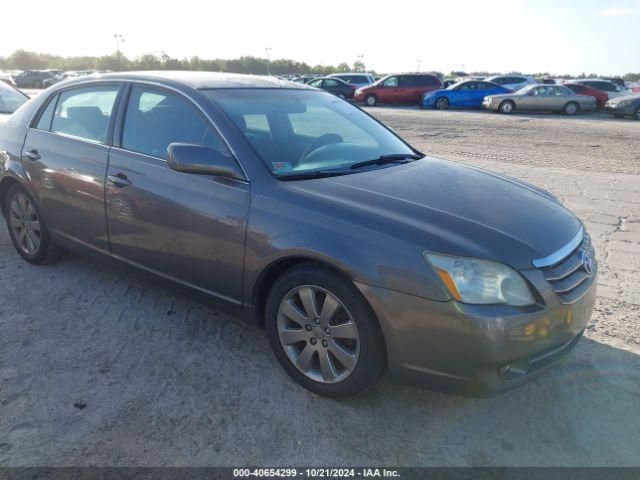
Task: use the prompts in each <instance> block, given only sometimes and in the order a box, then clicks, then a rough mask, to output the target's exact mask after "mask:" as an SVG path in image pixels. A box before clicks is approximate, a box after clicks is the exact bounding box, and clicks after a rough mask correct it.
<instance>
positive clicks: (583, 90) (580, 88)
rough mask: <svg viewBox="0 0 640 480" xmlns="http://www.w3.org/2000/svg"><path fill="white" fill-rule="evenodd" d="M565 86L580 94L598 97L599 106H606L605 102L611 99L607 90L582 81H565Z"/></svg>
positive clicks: (597, 104) (597, 103)
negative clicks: (604, 90)
mask: <svg viewBox="0 0 640 480" xmlns="http://www.w3.org/2000/svg"><path fill="white" fill-rule="evenodd" d="M564 86H565V87H568V88H570V89H571V90H572V91H573V92H574V93H577V94H578V95H586V96H588V97H594V98H595V99H596V106H597V107H598V108H604V104H605V103H607V100H609V95H608V94H607V92H603V91H602V90H597V89H595V88H591V87H588V86H586V85H582V84H580V83H565V84H564Z"/></svg>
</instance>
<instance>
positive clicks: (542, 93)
mask: <svg viewBox="0 0 640 480" xmlns="http://www.w3.org/2000/svg"><path fill="white" fill-rule="evenodd" d="M546 95H547V87H544V86H540V87H534V88H532V89H531V90H530V91H529V93H527V95H522V96H518V97H517V98H518V100H517V101H516V104H517V106H518V108H519V109H520V110H541V109H543V108H544V104H545V102H546Z"/></svg>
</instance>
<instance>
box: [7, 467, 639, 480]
mask: <svg viewBox="0 0 640 480" xmlns="http://www.w3.org/2000/svg"><path fill="white" fill-rule="evenodd" d="M243 478H244V479H304V480H307V479H332V480H333V479H352V478H372V479H376V478H388V479H397V480H414V479H415V480H440V479H450V478H453V479H469V480H472V479H473V480H477V479H480V480H484V479H487V480H503V479H504V480H511V479H513V480H521V479H522V480H538V479H542V480H556V479H558V480H574V479H575V480H618V479H624V480H627V479H629V480H637V479H640V467H619V468H617V467H576V468H566V467H468V468H466V467H415V468H407V467H400V468H393V467H341V468H340V467H338V468H336V467H273V468H272V467H229V468H224V467H223V468H218V467H216V468H208V467H185V468H178V467H175V468H174V467H148V468H147V467H139V468H138V467H135V468H134V467H108V468H99V467H59V468H48V467H29V468H27V467H16V468H8V467H0V480H67V479H69V480H71V479H73V480H94V479H98V480H174V479H180V480H182V479H188V480H233V479H243Z"/></svg>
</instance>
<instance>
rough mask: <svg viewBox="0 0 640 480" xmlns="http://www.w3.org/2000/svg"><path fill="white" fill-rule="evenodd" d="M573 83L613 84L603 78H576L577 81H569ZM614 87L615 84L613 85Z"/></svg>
mask: <svg viewBox="0 0 640 480" xmlns="http://www.w3.org/2000/svg"><path fill="white" fill-rule="evenodd" d="M571 81H572V82H574V83H585V82H606V83H613V82H612V81H611V80H607V79H605V78H578V79H577V80H571ZM614 85H615V84H614Z"/></svg>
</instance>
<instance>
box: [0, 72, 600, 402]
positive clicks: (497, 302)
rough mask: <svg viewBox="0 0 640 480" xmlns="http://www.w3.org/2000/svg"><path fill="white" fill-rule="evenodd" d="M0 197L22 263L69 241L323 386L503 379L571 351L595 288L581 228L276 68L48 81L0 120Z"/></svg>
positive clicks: (551, 202) (468, 385) (531, 372)
mask: <svg viewBox="0 0 640 480" xmlns="http://www.w3.org/2000/svg"><path fill="white" fill-rule="evenodd" d="M0 206H1V207H2V212H3V214H4V217H5V220H6V223H7V227H8V231H9V234H10V237H11V240H12V242H13V245H14V247H15V249H16V251H17V252H18V254H19V255H21V256H22V258H24V260H26V261H27V262H30V263H34V264H42V263H46V262H51V261H54V260H55V259H57V258H58V256H59V254H60V249H61V248H67V249H70V250H73V251H78V252H83V253H85V254H88V255H92V256H99V257H106V258H108V259H110V260H112V261H113V262H115V263H117V264H120V265H123V266H127V267H130V268H134V269H136V270H139V271H142V272H144V273H145V274H146V275H147V277H148V278H156V279H158V280H162V281H163V282H164V283H166V284H169V285H172V286H176V287H179V288H180V289H182V290H185V289H186V290H188V291H190V292H192V293H194V294H196V295H198V296H199V297H200V298H203V299H206V300H208V301H211V302H213V303H214V304H215V305H216V306H217V308H219V309H224V310H225V311H228V312H230V313H232V314H234V315H236V316H238V317H241V318H243V319H246V320H247V321H250V322H253V323H255V324H257V325H258V326H260V327H262V328H265V329H266V330H267V334H268V338H269V341H270V343H271V347H272V349H273V351H274V354H275V356H276V358H277V359H278V361H279V362H280V363H281V365H282V367H283V368H284V369H285V370H286V371H287V373H288V374H289V375H290V376H291V377H292V378H293V379H294V380H295V381H296V382H298V383H299V384H300V385H302V386H303V387H305V388H307V389H309V390H310V391H313V392H316V393H318V394H321V395H327V396H332V397H344V396H348V395H353V394H356V393H358V392H361V391H363V390H364V389H366V388H367V387H369V386H370V385H372V384H373V383H374V382H375V381H376V379H377V378H378V377H379V376H380V375H381V374H382V373H383V372H384V371H385V370H386V371H388V372H389V374H390V375H391V377H392V378H393V379H395V380H397V381H401V382H407V383H411V384H421V385H428V386H432V387H436V388H441V389H444V390H448V391H455V392H461V393H482V394H487V393H495V392H498V391H501V390H505V389H508V388H511V387H513V386H515V385H518V384H520V383H522V382H524V381H527V380H528V379H530V378H532V377H534V376H535V375H537V374H539V373H541V372H543V371H545V370H548V369H549V368H552V367H553V366H555V365H557V364H558V363H559V362H561V360H562V359H563V358H564V357H565V356H566V355H567V354H568V353H569V352H570V351H571V350H572V348H573V347H574V346H575V345H576V343H577V342H578V341H579V339H580V337H581V335H582V332H583V331H584V329H585V327H586V324H587V321H588V319H589V317H590V315H591V311H592V308H593V304H594V301H595V295H596V285H597V281H596V276H597V272H596V269H597V266H596V263H595V260H594V252H593V248H592V246H591V243H590V238H589V235H588V234H587V232H586V231H585V229H584V226H583V225H582V223H581V222H580V221H579V220H578V219H577V218H576V216H575V215H574V214H573V213H571V212H570V211H569V210H568V209H567V208H565V207H564V206H563V205H562V203H561V202H560V201H559V200H558V199H557V198H555V197H554V196H553V195H551V194H550V193H548V192H545V191H544V190H541V189H539V188H537V187H534V186H532V185H528V184H525V183H523V182H520V181H517V180H514V179H510V178H507V177H503V176H501V175H497V174H494V173H490V172H487V171H484V170H480V169H478V168H474V167H466V166H463V165H460V164H458V163H451V162H447V161H444V160H439V159H436V158H431V157H428V156H425V155H424V154H422V153H420V152H419V151H417V150H416V149H415V148H412V147H411V146H409V145H408V144H407V143H406V142H404V141H403V140H402V139H401V138H400V137H398V136H397V135H396V134H394V133H393V132H392V131H391V130H389V129H388V128H386V127H385V126H384V125H383V124H381V123H379V122H378V121H377V120H375V119H374V118H373V117H371V116H369V115H368V114H367V113H365V112H363V111H362V110H360V109H359V108H358V107H356V106H354V105H351V104H350V103H348V102H345V101H344V100H342V99H340V98H337V97H336V96H334V95H331V94H329V93H327V92H324V91H321V90H318V89H315V88H311V87H308V86H306V85H297V84H294V83H291V82H284V81H280V80H277V79H273V78H266V77H265V78H261V77H255V76H243V75H226V74H214V73H203V72H162V73H137V74H133V73H129V74H126V73H121V74H110V75H99V76H94V77H84V78H81V79H76V80H70V81H66V82H62V83H60V84H57V85H54V86H53V87H51V88H50V89H49V90H47V91H46V92H45V93H43V94H41V95H39V96H37V97H36V98H34V99H32V100H31V101H29V102H28V103H26V104H25V105H23V106H22V107H21V108H20V109H19V110H18V111H16V112H15V113H14V114H13V115H12V116H11V118H10V119H9V120H8V122H7V124H6V125H5V126H4V128H2V129H0ZM44 274H45V272H44V271H43V275H44ZM105 288H106V287H105ZM34 295H39V296H41V297H42V301H44V302H46V292H34ZM236 341H237V339H229V342H230V343H229V348H231V349H233V344H234V342H236ZM265 368H268V365H265ZM265 378H268V376H265Z"/></svg>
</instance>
